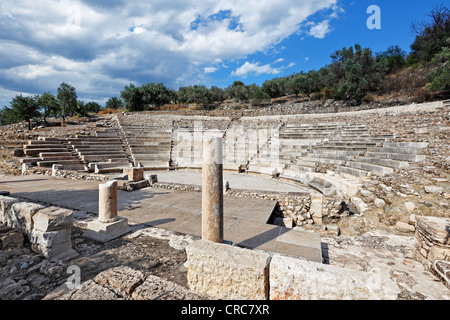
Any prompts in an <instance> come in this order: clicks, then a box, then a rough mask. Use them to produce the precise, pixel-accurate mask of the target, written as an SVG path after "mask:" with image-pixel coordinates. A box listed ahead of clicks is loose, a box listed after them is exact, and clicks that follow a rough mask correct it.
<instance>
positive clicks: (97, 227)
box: [83, 217, 131, 242]
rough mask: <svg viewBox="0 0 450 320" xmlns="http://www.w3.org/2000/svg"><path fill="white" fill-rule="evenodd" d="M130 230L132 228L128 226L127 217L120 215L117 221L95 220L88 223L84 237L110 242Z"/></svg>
mask: <svg viewBox="0 0 450 320" xmlns="http://www.w3.org/2000/svg"><path fill="white" fill-rule="evenodd" d="M130 231H131V228H130V227H129V226H128V219H126V218H122V217H119V218H118V220H117V221H114V222H110V223H104V222H100V221H99V220H94V221H91V222H89V223H88V225H87V228H86V231H85V232H84V233H83V237H85V238H88V239H92V240H95V241H99V242H108V241H111V240H113V239H116V238H118V237H120V236H122V235H124V234H126V233H128V232H130Z"/></svg>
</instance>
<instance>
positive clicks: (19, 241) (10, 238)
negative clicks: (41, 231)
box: [0, 224, 23, 249]
mask: <svg viewBox="0 0 450 320" xmlns="http://www.w3.org/2000/svg"><path fill="white" fill-rule="evenodd" d="M22 245H23V234H22V231H20V230H15V229H12V228H9V227H6V226H4V225H2V224H0V249H5V248H7V247H22Z"/></svg>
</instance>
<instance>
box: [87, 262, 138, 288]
mask: <svg viewBox="0 0 450 320" xmlns="http://www.w3.org/2000/svg"><path fill="white" fill-rule="evenodd" d="M144 280H145V275H144V274H143V273H142V272H140V271H139V270H134V269H131V268H130V267H126V266H120V267H115V268H111V269H108V270H105V271H103V272H101V273H99V274H98V275H97V276H96V277H95V278H94V281H95V282H96V283H98V284H99V285H102V286H106V287H109V288H110V289H112V290H113V291H114V292H117V293H119V294H120V295H130V294H131V293H132V292H133V291H134V290H135V288H136V287H137V286H139V285H140V284H141V283H142V282H144Z"/></svg>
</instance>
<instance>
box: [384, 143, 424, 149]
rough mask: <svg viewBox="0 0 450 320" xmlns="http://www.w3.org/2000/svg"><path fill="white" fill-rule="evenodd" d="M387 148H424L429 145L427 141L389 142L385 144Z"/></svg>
mask: <svg viewBox="0 0 450 320" xmlns="http://www.w3.org/2000/svg"><path fill="white" fill-rule="evenodd" d="M384 147H385V148H411V149H424V148H426V147H428V143H427V142H387V143H385V144H384Z"/></svg>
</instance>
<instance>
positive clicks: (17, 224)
mask: <svg viewBox="0 0 450 320" xmlns="http://www.w3.org/2000/svg"><path fill="white" fill-rule="evenodd" d="M43 208H44V206H42V205H40V204H37V203H31V202H16V203H14V204H13V205H12V206H11V209H10V210H9V213H8V214H7V216H6V217H5V218H6V221H5V222H6V224H7V225H8V226H9V227H11V228H15V229H20V230H22V232H24V233H25V234H27V235H30V234H31V231H32V229H33V216H34V215H35V214H36V213H37V212H38V211H39V210H41V209H43Z"/></svg>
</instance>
